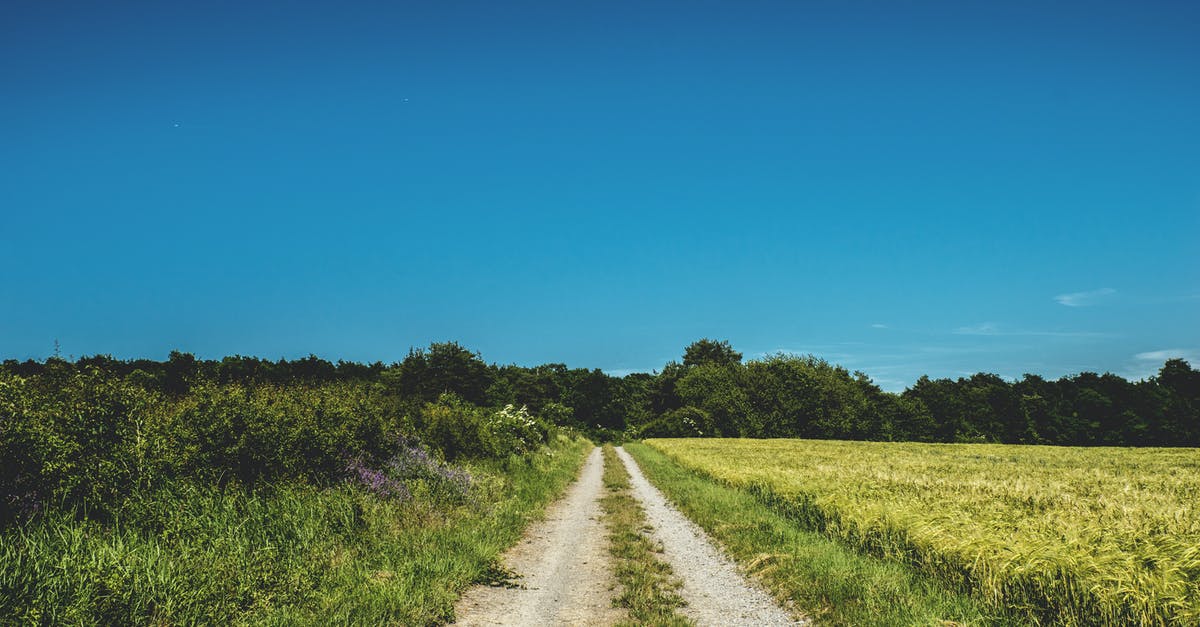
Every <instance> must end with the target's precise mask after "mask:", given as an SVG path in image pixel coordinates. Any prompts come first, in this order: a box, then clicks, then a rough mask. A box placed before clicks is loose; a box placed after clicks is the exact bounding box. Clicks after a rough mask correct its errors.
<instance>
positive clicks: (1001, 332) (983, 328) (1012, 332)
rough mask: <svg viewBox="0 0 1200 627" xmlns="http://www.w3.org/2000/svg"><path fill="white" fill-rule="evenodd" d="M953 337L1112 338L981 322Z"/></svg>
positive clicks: (1096, 333) (958, 332) (1093, 333)
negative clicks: (1011, 327) (1003, 327)
mask: <svg viewBox="0 0 1200 627" xmlns="http://www.w3.org/2000/svg"><path fill="white" fill-rule="evenodd" d="M952 333H954V334H955V335H986V336H1005V337H1112V335H1111V334H1109V333H1098V332H1095V331H1031V330H1026V329H1002V328H1001V327H1000V325H998V324H996V323H995V322H981V323H979V324H971V325H967V326H964V327H958V328H957V329H955V330H954V331H952Z"/></svg>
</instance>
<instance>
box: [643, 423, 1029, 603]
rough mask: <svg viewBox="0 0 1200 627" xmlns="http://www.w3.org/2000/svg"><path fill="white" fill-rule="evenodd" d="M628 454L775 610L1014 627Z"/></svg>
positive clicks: (649, 451) (913, 577)
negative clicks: (770, 597)
mask: <svg viewBox="0 0 1200 627" xmlns="http://www.w3.org/2000/svg"><path fill="white" fill-rule="evenodd" d="M625 450H626V451H629V453H630V454H631V455H633V456H634V458H636V459H637V461H638V464H639V465H640V466H641V467H642V471H643V472H644V473H645V474H646V476H647V478H649V479H650V480H651V481H652V482H653V483H654V485H656V486H657V487H658V488H659V489H660V490H662V491H663V493H665V494H666V495H667V496H668V497H669V498H670V499H671V501H672V502H673V503H675V505H676V506H677V507H679V508H680V510H682V511H683V512H684V513H685V514H687V516H688V517H689V518H691V519H692V520H693V521H695V522H696V523H697V524H698V525H700V526H701V527H702V528H704V530H705V531H707V532H708V533H709V534H710V535H711V536H712V537H713V538H715V539H716V540H717V541H718V542H720V543H721V545H723V546H724V547H725V549H726V550H727V551H728V553H729V554H730V556H731V557H733V559H734V560H736V561H737V562H738V563H739V564H740V565H741V566H742V567H743V568H744V569H746V570H747V571H748V572H750V573H752V574H754V575H756V576H757V577H759V578H760V580H761V581H762V582H763V583H764V584H765V585H766V587H767V588H768V589H769V590H770V591H771V592H772V593H773V594H774V595H775V597H776V598H777V599H779V600H780V601H781V602H783V603H785V604H787V605H789V606H792V607H795V608H796V609H797V610H799V611H800V612H801V613H803V614H806V615H808V616H810V617H812V618H813V619H815V620H816V621H817V622H818V623H819V624H822V625H945V624H969V625H984V624H1014V622H1015V621H1014V620H1013V619H1011V618H1009V617H1007V616H998V615H996V614H995V612H994V611H992V610H990V609H989V608H987V607H985V606H984V605H983V604H981V603H980V602H979V601H977V600H976V599H974V598H972V597H970V596H968V595H964V594H958V593H955V592H953V591H949V590H946V589H944V588H942V587H939V586H938V584H937V583H935V582H932V581H929V580H928V579H926V578H923V577H922V576H921V575H919V574H918V573H916V572H914V571H913V570H911V569H910V568H908V567H906V566H904V565H902V564H899V563H895V562H890V561H885V560H881V559H877V558H873V557H870V556H865V555H862V554H861V553H858V552H856V551H855V550H853V549H851V548H849V547H847V546H845V545H843V544H841V543H839V542H837V541H835V540H832V539H830V538H827V537H825V536H823V535H821V534H819V533H817V532H812V531H807V530H804V529H802V528H801V527H800V526H799V525H798V524H796V522H794V521H792V520H789V519H788V518H787V517H786V516H784V515H782V514H780V513H778V512H776V511H774V510H772V509H771V508H769V507H768V506H766V505H765V504H763V503H762V502H761V501H760V500H758V499H757V498H756V497H755V496H753V495H752V494H750V493H748V492H745V491H742V490H738V489H735V488H730V487H727V486H724V485H721V484H719V483H717V482H715V481H712V480H711V479H707V478H703V477H700V476H698V475H696V474H694V473H691V472H689V471H687V470H685V469H683V468H681V467H680V466H678V465H677V464H675V463H674V462H672V461H671V460H669V459H668V458H667V457H666V456H664V455H663V454H662V453H660V452H658V451H656V450H654V449H653V448H651V447H649V446H646V445H645V444H641V443H636V442H635V443H627V444H625Z"/></svg>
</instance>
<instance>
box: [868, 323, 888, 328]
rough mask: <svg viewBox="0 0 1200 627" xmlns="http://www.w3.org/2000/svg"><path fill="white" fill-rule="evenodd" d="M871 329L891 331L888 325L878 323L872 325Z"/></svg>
mask: <svg viewBox="0 0 1200 627" xmlns="http://www.w3.org/2000/svg"><path fill="white" fill-rule="evenodd" d="M871 328H872V329H890V328H891V327H889V326H888V325H886V324H880V323H878V322H876V323H875V324H873V325H871Z"/></svg>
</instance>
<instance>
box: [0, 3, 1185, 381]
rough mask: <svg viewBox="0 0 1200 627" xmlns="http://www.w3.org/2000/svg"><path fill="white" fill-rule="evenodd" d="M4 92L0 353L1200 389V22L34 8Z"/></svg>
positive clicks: (1164, 12)
mask: <svg viewBox="0 0 1200 627" xmlns="http://www.w3.org/2000/svg"><path fill="white" fill-rule="evenodd" d="M910 5H911V6H910ZM0 96H2V97H0V251H2V252H3V262H2V263H0V358H17V359H24V358H27V357H34V358H44V357H46V356H47V355H49V354H50V353H51V352H52V350H53V345H54V340H55V339H57V340H58V341H59V342H60V343H61V345H62V351H63V354H64V355H67V354H71V355H83V354H95V353H109V354H112V355H114V356H116V357H122V358H128V357H143V356H144V357H153V358H165V357H166V355H167V353H168V351H170V350H171V349H173V348H177V349H181V350H185V351H191V352H194V353H196V354H197V355H200V356H202V357H220V356H223V355H226V354H234V353H240V354H252V355H259V356H264V357H270V358H277V357H281V356H284V357H299V356H304V355H307V354H309V353H315V354H317V355H320V356H323V357H326V358H329V359H335V360H336V359H338V358H345V359H353V360H361V361H374V360H383V361H385V362H387V361H393V360H398V359H401V358H403V356H404V354H405V353H406V351H407V350H408V348H409V347H410V346H422V345H426V344H428V343H429V342H430V341H443V340H451V339H453V340H457V341H460V342H462V343H463V344H465V345H466V346H468V347H470V348H472V349H474V350H478V351H481V352H482V353H483V356H484V358H485V359H487V360H488V361H495V362H501V363H519V364H526V365H533V364H537V363H543V362H565V363H567V364H568V365H571V366H581V367H600V368H604V369H605V370H607V371H609V372H615V373H618V374H620V373H623V372H626V371H631V370H651V369H655V368H661V367H662V365H663V364H664V363H665V362H666V361H667V360H668V359H673V358H675V359H677V358H678V356H679V355H680V354H681V352H682V349H683V347H684V346H685V345H686V344H688V343H689V342H691V341H692V340H695V339H698V338H700V337H704V336H708V337H713V338H721V339H728V340H730V341H731V342H732V343H733V344H734V346H735V348H738V349H740V350H742V351H743V352H745V353H746V354H747V356H757V355H760V354H763V353H767V352H773V351H776V350H784V351H792V352H800V353H808V352H812V353H815V354H817V355H820V356H823V357H825V358H827V359H829V360H831V361H834V362H838V363H841V364H843V365H846V366H847V367H849V368H851V369H861V370H863V371H865V372H866V373H867V374H869V375H871V376H872V377H873V378H874V379H876V380H877V381H878V382H880V383H881V384H882V385H883V386H884V387H885V388H887V389H893V390H896V389H902V388H903V387H904V386H905V385H907V384H909V383H911V382H912V381H913V380H915V379H916V377H917V376H919V375H920V374H922V373H928V374H930V375H932V376H935V377H937V376H959V375H962V374H965V373H970V372H976V371H988V372H995V373H997V374H1001V375H1003V376H1006V377H1015V376H1020V375H1021V374H1022V373H1024V372H1035V373H1040V374H1044V375H1046V376H1051V377H1057V376H1061V375H1063V374H1068V373H1074V372H1079V371H1081V370H1095V371H1112V372H1116V373H1118V374H1123V375H1126V376H1135V377H1140V376H1143V375H1145V374H1148V373H1150V372H1153V371H1154V370H1156V369H1157V368H1158V367H1159V366H1160V365H1161V363H1162V361H1163V359H1165V358H1166V357H1167V356H1172V355H1182V356H1185V357H1188V358H1190V359H1192V360H1193V363H1194V364H1197V362H1198V361H1200V324H1197V320H1200V252H1198V251H1200V3H1196V2H1174V3H1159V2H1144V1H1138V2H1133V1H1130V2H1123V3H1111V2H1079V3H1045V2H987V3H983V2H980V3H976V2H961V1H955V2H944V3H896V2H872V3H864V2H855V1H843V0H839V1H827V2H806V1H793V2H712V1H689V2H652V1H648V2H630V3H619V2H618V3H614V2H544V3H521V2H478V3H467V2H454V1H450V2H398V3H396V2H379V3H346V2H339V3H328V4H316V3H306V2H280V3H277V4H272V3H266V2H203V3H200V2H197V3H183V2H157V1H156V2H144V3H137V2H116V3H78V4H75V3H64V2H35V1H33V0H11V1H9V2H5V3H3V4H0ZM1197 365H1200V364H1197Z"/></svg>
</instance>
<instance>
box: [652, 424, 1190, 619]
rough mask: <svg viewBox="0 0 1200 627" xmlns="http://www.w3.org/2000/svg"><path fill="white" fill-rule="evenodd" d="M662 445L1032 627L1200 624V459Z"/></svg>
mask: <svg viewBox="0 0 1200 627" xmlns="http://www.w3.org/2000/svg"><path fill="white" fill-rule="evenodd" d="M647 443H648V444H650V445H651V446H653V447H655V448H657V449H658V450H660V451H662V452H663V453H665V454H666V455H668V456H669V457H670V458H672V459H673V460H675V461H676V462H678V463H680V464H682V465H683V466H685V467H687V468H689V469H691V470H694V471H697V472H699V473H701V474H704V475H708V476H710V477H712V478H715V479H718V480H720V481H722V482H725V483H728V484H730V485H733V486H736V487H741V488H747V489H750V490H752V491H754V492H756V493H758V494H759V495H760V496H762V497H763V498H764V499H766V500H768V501H769V502H770V503H771V504H772V505H773V506H774V507H777V508H780V509H783V510H785V511H786V512H787V513H789V514H790V515H792V516H793V517H794V518H795V519H796V520H798V521H799V522H801V523H802V524H803V525H805V526H807V527H810V528H814V529H817V530H820V531H822V532H824V533H826V534H829V535H831V536H834V537H836V538H838V539H841V540H843V541H845V542H847V543H850V544H851V545H853V546H855V547H856V548H859V549H862V550H864V551H867V552H870V553H873V554H877V555H882V556H886V557H890V558H894V559H899V560H902V561H905V562H907V563H909V564H912V565H914V566H916V567H917V568H918V569H920V570H922V571H924V572H926V573H927V574H929V575H930V576H933V577H935V578H937V579H938V580H940V581H942V582H944V583H945V584H946V585H948V586H953V587H956V588H960V589H965V590H969V591H971V592H973V593H975V594H977V595H979V596H980V597H982V598H983V599H984V600H986V601H987V602H989V603H992V604H996V605H997V606H1003V607H1006V608H1009V609H1012V610H1015V611H1017V612H1019V613H1021V614H1023V615H1026V616H1027V617H1028V619H1029V620H1030V621H1031V622H1035V623H1041V624H1065V625H1090V624H1121V625H1130V624H1133V625H1196V624H1200V507H1198V505H1197V504H1198V503H1200V449H1194V448H1193V449H1186V448H1177V449H1168V448H1141V449H1132V448H1074V447H1047V446H1015V445H992V444H916V443H883V442H846V441H828V440H824V441H818V440H783V439H780V440H739V439H656V440H648V441H647Z"/></svg>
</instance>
